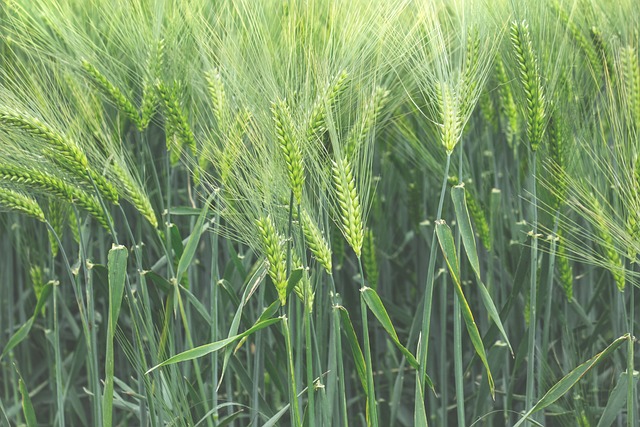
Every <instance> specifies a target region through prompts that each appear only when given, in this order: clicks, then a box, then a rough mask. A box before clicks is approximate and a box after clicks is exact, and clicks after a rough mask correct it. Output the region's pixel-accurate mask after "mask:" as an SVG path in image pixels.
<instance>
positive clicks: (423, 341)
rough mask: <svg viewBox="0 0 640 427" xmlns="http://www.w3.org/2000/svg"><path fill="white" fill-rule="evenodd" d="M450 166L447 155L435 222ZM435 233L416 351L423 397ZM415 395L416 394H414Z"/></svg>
mask: <svg viewBox="0 0 640 427" xmlns="http://www.w3.org/2000/svg"><path fill="white" fill-rule="evenodd" d="M450 165H451V153H447V163H446V165H445V169H444V175H443V179H442V189H441V190H440V201H439V202H438V212H437V214H436V220H439V219H441V217H442V206H443V205H444V195H445V193H446V191H447V179H448V177H449V166H450ZM436 246H437V244H436V231H435V227H434V229H433V236H432V239H431V249H430V253H429V267H428V269H427V283H426V284H425V292H424V296H423V298H424V311H423V313H422V330H421V332H420V346H419V349H418V354H419V362H420V369H419V370H418V375H419V377H418V378H419V380H420V381H418V384H420V387H422V390H421V393H420V395H422V396H424V390H425V382H424V378H425V373H426V369H427V352H428V350H429V330H430V327H431V307H432V299H433V285H434V274H435V268H436ZM416 395H417V392H416Z"/></svg>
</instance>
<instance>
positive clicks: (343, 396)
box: [329, 274, 349, 427]
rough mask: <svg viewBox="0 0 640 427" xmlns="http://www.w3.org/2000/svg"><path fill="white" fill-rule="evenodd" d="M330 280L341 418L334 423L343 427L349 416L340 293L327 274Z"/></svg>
mask: <svg viewBox="0 0 640 427" xmlns="http://www.w3.org/2000/svg"><path fill="white" fill-rule="evenodd" d="M329 279H330V282H331V298H332V304H333V308H332V312H333V318H332V323H333V337H334V339H335V345H336V356H337V357H336V358H337V365H338V389H339V392H340V396H339V397H340V414H341V419H340V421H341V422H340V423H335V425H342V426H345V427H348V426H349V417H348V413H347V391H346V387H345V382H346V377H345V374H344V363H343V360H342V354H343V353H342V339H341V336H340V313H339V312H338V308H337V307H338V306H340V305H341V301H340V295H338V294H337V293H336V283H335V280H334V278H333V274H331V275H330V276H329Z"/></svg>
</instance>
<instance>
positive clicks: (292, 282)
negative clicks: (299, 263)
mask: <svg viewBox="0 0 640 427" xmlns="http://www.w3.org/2000/svg"><path fill="white" fill-rule="evenodd" d="M303 271H304V269H303V268H302V267H300V268H296V269H295V270H293V271H292V272H291V274H290V275H289V280H288V281H287V296H289V294H290V293H291V291H293V288H295V287H296V285H297V284H298V282H299V281H300V279H302V272H303Z"/></svg>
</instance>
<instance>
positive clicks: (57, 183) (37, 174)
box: [0, 164, 109, 230]
mask: <svg viewBox="0 0 640 427" xmlns="http://www.w3.org/2000/svg"><path fill="white" fill-rule="evenodd" d="M0 181H5V182H10V183H13V184H18V185H21V186H24V187H26V188H29V189H32V190H35V191H39V192H41V193H43V194H45V195H47V196H49V197H54V198H55V197H58V198H62V199H63V200H66V201H67V202H69V203H73V204H76V205H78V206H79V207H81V208H82V209H84V210H86V211H87V212H89V214H91V216H93V217H94V218H95V219H96V220H97V221H98V222H99V223H100V225H102V226H103V227H104V228H105V229H106V230H109V218H107V217H106V216H105V213H104V211H103V209H102V206H101V205H100V202H99V201H98V200H97V199H96V198H95V197H93V196H91V195H89V194H87V193H86V192H85V191H84V190H82V189H80V188H79V187H77V186H75V185H72V184H69V183H67V182H65V181H63V180H62V179H60V178H58V177H55V176H53V175H50V174H48V173H45V172H41V171H38V170H35V169H27V168H24V167H22V166H20V167H18V166H12V165H8V164H5V165H0Z"/></svg>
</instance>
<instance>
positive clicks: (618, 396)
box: [597, 372, 638, 427]
mask: <svg viewBox="0 0 640 427" xmlns="http://www.w3.org/2000/svg"><path fill="white" fill-rule="evenodd" d="M633 381H634V383H635V384H634V386H636V385H637V383H638V374H637V373H636V374H635V375H634V376H633ZM628 382H629V374H627V373H626V372H623V373H621V374H620V375H619V376H618V383H617V384H616V386H615V387H614V388H613V390H612V391H611V394H610V395H609V400H608V401H607V406H605V408H604V411H603V412H602V417H600V420H599V421H598V426H597V427H610V426H611V425H612V424H613V423H614V422H615V420H616V419H617V418H618V415H620V411H621V410H622V408H623V407H624V405H625V404H626V403H627V384H628Z"/></svg>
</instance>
